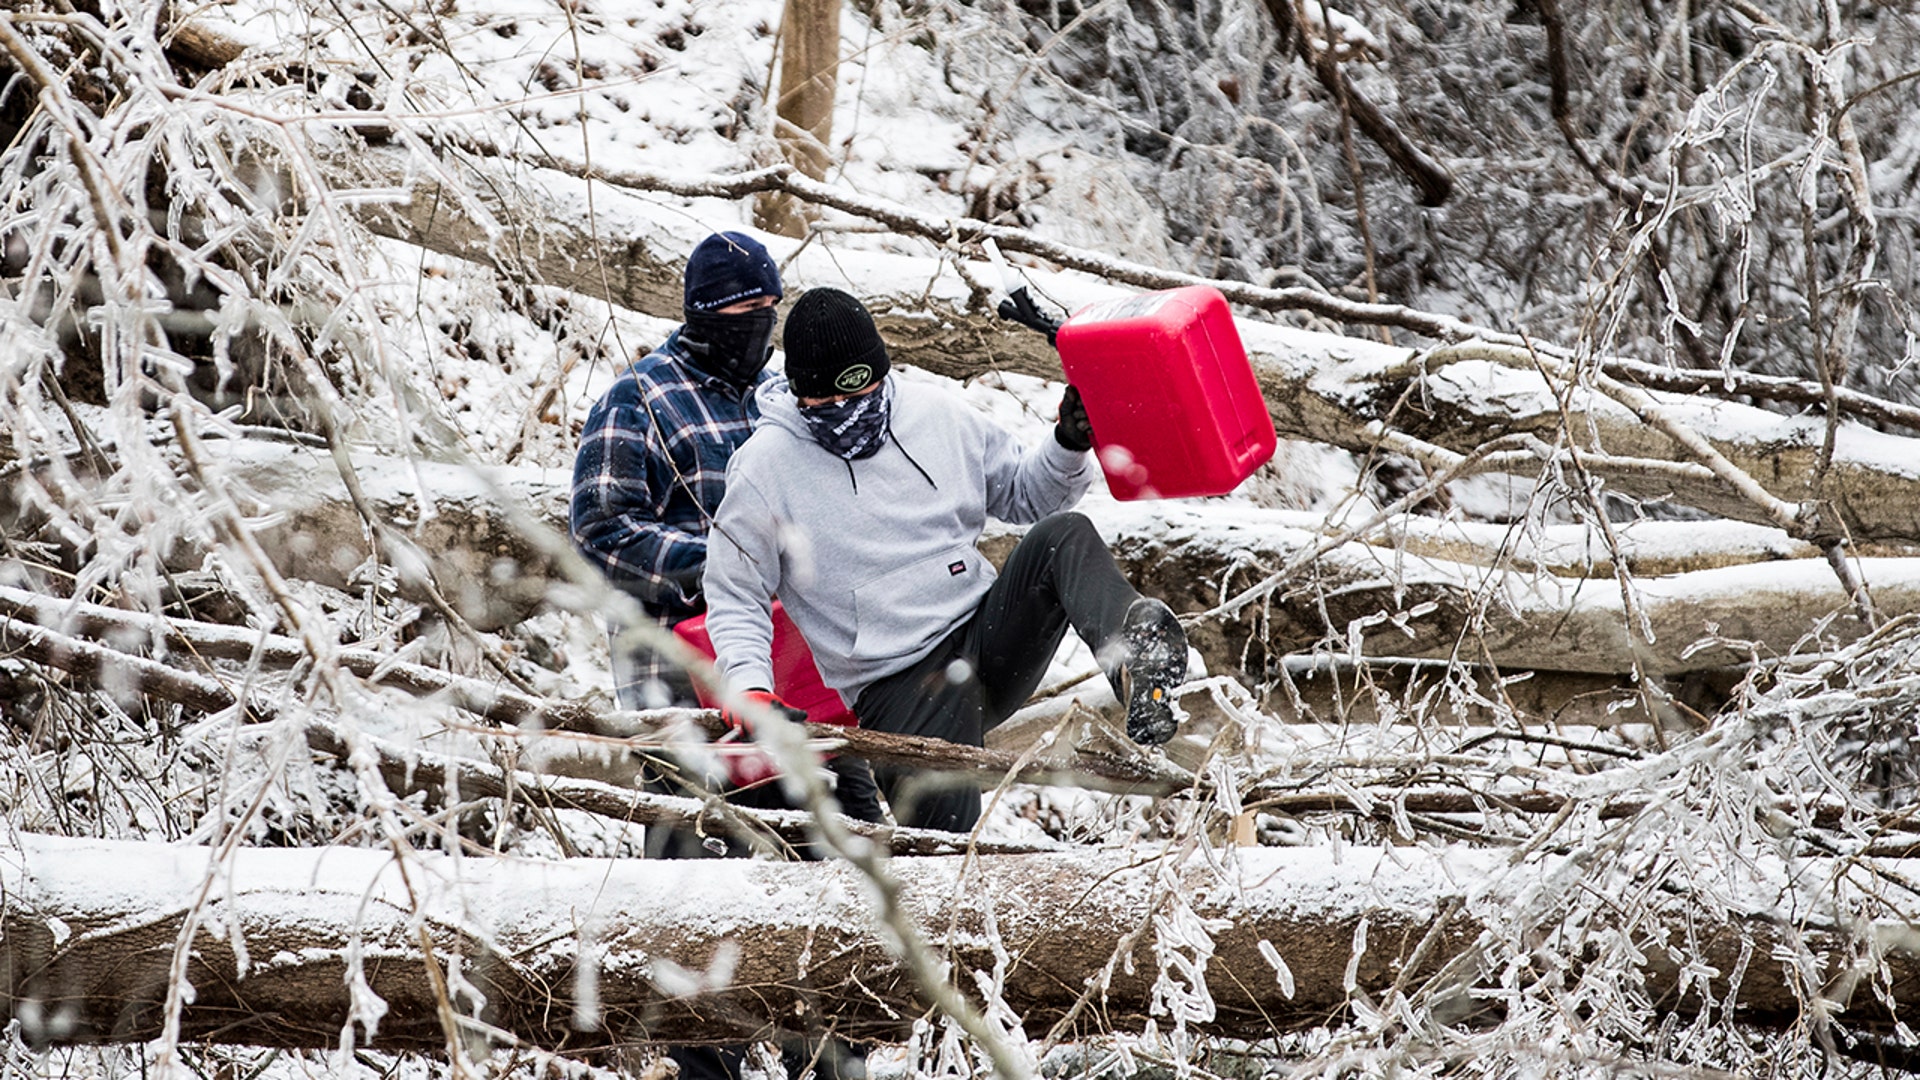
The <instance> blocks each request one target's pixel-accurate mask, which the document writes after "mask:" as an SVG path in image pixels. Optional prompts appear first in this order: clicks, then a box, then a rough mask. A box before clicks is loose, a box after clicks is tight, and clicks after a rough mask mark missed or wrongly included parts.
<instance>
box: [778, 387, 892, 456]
mask: <svg viewBox="0 0 1920 1080" xmlns="http://www.w3.org/2000/svg"><path fill="white" fill-rule="evenodd" d="M892 416H893V380H892V379H888V380H886V381H884V382H882V383H881V384H880V389H878V390H875V391H874V392H873V393H871V394H862V395H860V396H859V397H856V398H847V399H846V400H845V401H829V402H827V403H825V404H822V405H802V406H801V407H800V417H801V419H803V420H805V421H806V422H807V430H808V431H811V432H813V438H814V441H815V442H817V443H819V444H820V445H821V446H824V447H826V448H827V449H828V450H829V451H831V452H832V453H834V454H837V455H839V456H840V457H843V458H845V459H847V460H848V461H858V460H860V459H861V458H865V457H872V456H873V455H874V454H875V453H877V452H879V450H880V447H881V445H882V444H883V443H885V442H886V438H887V422H888V420H890V419H891V418H892Z"/></svg>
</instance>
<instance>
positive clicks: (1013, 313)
mask: <svg viewBox="0 0 1920 1080" xmlns="http://www.w3.org/2000/svg"><path fill="white" fill-rule="evenodd" d="M1000 317H1001V318H1003V319H1008V320H1010V321H1012V322H1017V323H1019V324H1020V325H1021V326H1025V327H1028V328H1029V329H1033V330H1038V331H1040V332H1041V333H1043V334H1045V335H1047V344H1049V345H1052V344H1053V343H1054V335H1056V334H1058V333H1059V332H1060V322H1061V320H1059V319H1056V318H1054V317H1053V316H1051V315H1048V314H1047V313H1046V312H1044V311H1041V310H1040V305H1039V304H1036V303H1034V301H1033V294H1032V293H1029V292H1028V291H1027V287H1026V286H1025V285H1022V286H1020V287H1019V288H1017V289H1015V290H1013V291H1012V292H1010V293H1008V294H1007V297H1006V299H1004V300H1002V301H1000Z"/></svg>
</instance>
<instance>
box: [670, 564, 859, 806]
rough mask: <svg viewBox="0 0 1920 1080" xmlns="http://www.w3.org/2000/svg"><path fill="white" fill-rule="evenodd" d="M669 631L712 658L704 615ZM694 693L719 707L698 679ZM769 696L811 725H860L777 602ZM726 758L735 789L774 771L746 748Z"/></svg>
mask: <svg viewBox="0 0 1920 1080" xmlns="http://www.w3.org/2000/svg"><path fill="white" fill-rule="evenodd" d="M673 632H674V633H675V634H677V635H679V637H680V640H682V641H684V642H686V643H687V644H689V645H691V646H693V647H694V648H696V649H698V650H700V651H701V652H702V653H704V654H706V655H707V656H708V657H709V658H711V657H712V656H713V655H714V652H713V638H711V637H710V636H708V634H707V617H706V616H705V615H696V616H694V617H693V618H691V619H687V620H685V621H683V622H680V623H679V624H677V625H675V626H674V628H673ZM694 692H695V693H696V694H698V695H699V696H700V704H702V705H705V706H707V707H708V708H714V707H717V706H718V705H719V704H720V699H719V696H718V695H716V694H714V693H713V692H712V691H710V690H709V689H708V688H707V687H706V686H704V685H702V684H701V683H700V681H699V680H697V679H696V680H695V681H694ZM773 692H774V693H775V694H778V695H779V696H780V700H782V701H784V702H786V703H787V704H789V705H791V706H793V707H794V708H796V709H805V710H806V712H807V721H808V722H809V723H814V724H837V725H839V726H840V727H853V726H854V725H856V724H858V723H859V722H860V721H859V718H857V717H855V716H854V715H853V710H851V709H849V708H847V704H846V702H844V701H842V700H840V692H839V691H837V690H835V689H833V688H832V687H830V686H828V685H827V684H826V683H824V682H822V681H821V680H820V669H819V668H818V667H816V666H814V663H813V650H812V649H809V648H807V639H806V638H804V637H801V636H800V629H799V627H796V626H794V625H793V620H792V619H790V618H788V617H787V609H786V608H784V607H782V606H781V605H780V601H778V600H775V601H774V602H773ZM724 757H725V760H726V763H727V770H728V772H729V773H731V774H732V777H733V782H734V783H735V784H736V785H740V784H752V783H758V782H759V781H761V780H765V779H766V778H768V777H770V776H772V775H773V774H774V771H775V770H774V768H773V760H772V759H771V758H769V757H767V755H765V754H763V753H761V752H760V751H758V750H755V749H752V748H751V747H750V746H741V747H739V748H737V749H734V750H730V751H724Z"/></svg>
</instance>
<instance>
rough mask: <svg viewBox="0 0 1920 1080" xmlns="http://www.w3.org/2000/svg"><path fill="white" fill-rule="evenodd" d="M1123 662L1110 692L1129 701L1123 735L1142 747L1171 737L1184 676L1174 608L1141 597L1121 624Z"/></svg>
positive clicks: (1182, 638) (1183, 643) (1183, 638)
mask: <svg viewBox="0 0 1920 1080" xmlns="http://www.w3.org/2000/svg"><path fill="white" fill-rule="evenodd" d="M1120 637H1121V640H1122V642H1123V643H1124V645H1125V649H1126V652H1125V656H1126V658H1127V659H1126V660H1125V661H1124V662H1123V663H1122V664H1121V665H1120V668H1119V670H1118V671H1117V673H1116V674H1115V676H1114V681H1115V687H1114V694H1115V695H1116V696H1117V697H1119V699H1120V700H1121V701H1124V702H1126V703H1127V737H1128V738H1130V739H1132V740H1133V741H1134V742H1137V743H1141V744H1143V745H1146V746H1159V745H1160V744H1161V743H1164V742H1166V741H1167V740H1169V739H1171V738H1173V733H1174V730H1175V729H1176V728H1178V727H1179V721H1178V720H1177V719H1176V718H1175V717H1174V715H1173V689H1174V687H1176V686H1179V685H1180V683H1181V682H1182V681H1184V680H1185V679H1186V677H1187V633H1186V631H1185V630H1182V629H1181V628H1180V620H1179V619H1178V618H1176V617H1175V616H1174V614H1173V609H1172V608H1169V607H1168V606H1167V605H1165V604H1163V603H1161V602H1160V601H1158V600H1154V599H1151V598H1149V597H1144V596H1143V597H1141V598H1140V599H1138V600H1135V601H1134V602H1133V604H1132V606H1130V607H1128V608H1127V617H1126V619H1125V620H1124V621H1123V622H1122V623H1121V624H1120Z"/></svg>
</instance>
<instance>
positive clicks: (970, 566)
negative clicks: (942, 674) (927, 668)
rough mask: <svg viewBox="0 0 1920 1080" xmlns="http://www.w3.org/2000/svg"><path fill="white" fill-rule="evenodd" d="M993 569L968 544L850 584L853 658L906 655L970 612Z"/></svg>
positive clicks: (871, 660)
mask: <svg viewBox="0 0 1920 1080" xmlns="http://www.w3.org/2000/svg"><path fill="white" fill-rule="evenodd" d="M992 580H993V574H992V572H991V568H990V567H989V566H988V565H987V562H986V560H985V559H983V558H982V557H981V556H980V552H979V551H977V550H975V549H974V547H973V545H971V544H962V545H960V546H958V547H953V548H949V549H948V550H946V551H943V552H941V553H940V554H938V555H933V556H929V557H927V558H924V559H920V560H918V561H916V562H912V563H909V564H907V565H906V566H903V567H901V568H899V569H898V570H894V571H891V572H889V573H886V574H882V575H881V576H880V577H877V578H874V579H873V580H872V581H869V582H867V583H866V584H865V585H862V586H860V587H858V588H856V589H854V590H853V605H854V613H855V619H856V623H855V626H856V629H855V633H854V640H853V656H852V659H854V660H858V661H863V662H873V661H882V660H893V659H897V658H899V657H902V656H911V655H913V654H914V653H916V652H919V651H921V650H923V649H924V648H925V647H926V646H927V645H929V644H931V643H932V642H935V641H938V640H939V639H940V638H942V637H944V636H946V634H947V632H948V631H950V630H951V629H952V628H953V626H954V625H955V624H956V623H958V622H959V621H960V620H961V619H963V618H965V617H966V616H967V615H970V614H972V612H973V609H974V607H975V605H977V604H978V603H979V602H980V596H981V594H982V593H984V592H986V591H987V586H988V585H989V584H990V583H991V582H992Z"/></svg>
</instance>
